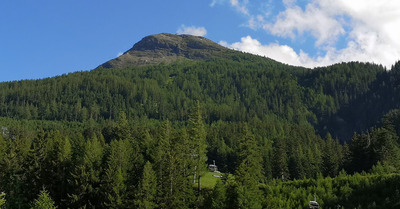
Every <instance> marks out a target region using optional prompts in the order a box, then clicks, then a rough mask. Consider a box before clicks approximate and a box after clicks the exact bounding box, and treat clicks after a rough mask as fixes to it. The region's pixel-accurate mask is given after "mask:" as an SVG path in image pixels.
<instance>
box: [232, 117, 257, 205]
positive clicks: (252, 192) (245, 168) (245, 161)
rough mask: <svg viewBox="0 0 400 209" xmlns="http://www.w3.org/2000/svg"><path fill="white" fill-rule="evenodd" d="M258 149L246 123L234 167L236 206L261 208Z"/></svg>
mask: <svg viewBox="0 0 400 209" xmlns="http://www.w3.org/2000/svg"><path fill="white" fill-rule="evenodd" d="M259 150H260V149H259V147H258V145H257V142H256V140H255V137H254V135H253V134H252V133H250V130H249V129H248V127H247V124H246V125H245V126H244V136H243V137H242V139H241V141H240V144H239V167H238V168H237V169H236V181H237V182H238V187H237V194H238V208H243V209H244V208H246V209H247V208H251V209H256V208H261V201H260V200H261V191H260V189H259V183H260V182H261V180H262V179H261V178H262V157H261V154H260V151H259Z"/></svg>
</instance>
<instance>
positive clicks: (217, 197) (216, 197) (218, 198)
mask: <svg viewBox="0 0 400 209" xmlns="http://www.w3.org/2000/svg"><path fill="white" fill-rule="evenodd" d="M211 208H212V209H224V208H226V188H225V185H224V183H223V182H222V181H221V180H218V181H217V184H216V185H215V187H214V190H213V192H212V193H211Z"/></svg>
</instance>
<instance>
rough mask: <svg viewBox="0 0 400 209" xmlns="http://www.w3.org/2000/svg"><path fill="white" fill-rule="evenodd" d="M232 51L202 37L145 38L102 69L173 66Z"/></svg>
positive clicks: (168, 36)
mask: <svg viewBox="0 0 400 209" xmlns="http://www.w3.org/2000/svg"><path fill="white" fill-rule="evenodd" d="M227 50H228V49H227V48H225V47H223V46H221V45H219V44H217V43H215V42H213V41H211V40H209V39H207V38H204V37H200V36H192V35H174V34H169V33H161V34H156V35H150V36H146V37H144V38H143V39H142V40H141V41H139V42H138V43H136V44H135V45H133V47H132V48H131V49H129V50H128V51H126V52H125V53H124V54H123V55H121V56H119V57H117V58H115V59H113V60H110V61H108V62H106V63H104V64H102V65H101V66H100V68H126V67H130V66H141V65H152V64H160V63H171V62H174V61H177V60H184V59H192V60H205V59H209V58H211V57H213V56H221V52H224V51H227Z"/></svg>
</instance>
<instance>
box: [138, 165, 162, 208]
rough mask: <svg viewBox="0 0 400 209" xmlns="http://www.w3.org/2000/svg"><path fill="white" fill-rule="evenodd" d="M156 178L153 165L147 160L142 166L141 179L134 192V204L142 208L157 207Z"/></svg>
mask: <svg viewBox="0 0 400 209" xmlns="http://www.w3.org/2000/svg"><path fill="white" fill-rule="evenodd" d="M156 186H157V178H156V173H155V172H154V170H153V166H152V165H151V163H150V162H149V161H147V163H146V164H145V166H144V169H143V175H142V179H141V181H140V184H139V188H138V191H137V193H136V198H135V199H136V200H135V203H136V206H137V207H138V208H143V209H153V208H156V207H157V204H156V197H157V187H156Z"/></svg>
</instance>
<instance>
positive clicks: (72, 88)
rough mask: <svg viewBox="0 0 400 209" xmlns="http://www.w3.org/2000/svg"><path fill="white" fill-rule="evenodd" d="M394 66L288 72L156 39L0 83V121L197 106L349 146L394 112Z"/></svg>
mask: <svg viewBox="0 0 400 209" xmlns="http://www.w3.org/2000/svg"><path fill="white" fill-rule="evenodd" d="M398 68H400V64H399V63H397V64H396V65H395V66H394V67H393V69H392V70H391V71H386V70H385V68H383V67H382V66H381V65H376V64H371V63H359V62H351V63H340V64H335V65H332V66H328V67H321V68H316V69H308V68H302V67H294V66H289V65H285V64H282V63H279V62H277V61H275V60H272V59H269V58H265V57H260V56H256V55H252V54H247V53H243V52H238V51H234V50H231V49H227V48H225V47H222V46H220V45H218V44H217V43H215V42H212V41H210V40H208V39H206V38H203V37H197V36H191V35H173V34H166V33H162V34H157V35H150V36H147V37H145V38H143V39H142V40H141V41H140V42H138V43H136V44H135V45H134V46H133V47H132V48H131V49H130V50H128V51H127V52H125V53H124V54H123V55H121V56H120V57H118V58H116V59H113V60H110V61H108V62H106V63H104V64H102V65H100V66H99V67H98V68H97V69H95V70H93V71H90V72H77V73H71V74H68V75H63V76H58V77H55V78H49V79H43V80H34V81H19V82H6V83H0V89H1V91H0V116H2V117H11V118H15V119H35V120H37V119H40V120H65V121H79V122H84V121H86V120H87V119H89V118H90V119H94V120H95V121H102V120H105V119H109V118H116V117H117V115H118V113H119V112H120V111H124V112H126V113H127V114H128V116H129V117H139V118H140V117H147V118H150V119H157V120H164V119H169V120H171V121H183V120H185V119H186V118H187V117H188V112H189V108H188V107H190V106H191V105H193V104H194V103H195V101H196V100H200V101H201V102H202V103H203V106H204V107H205V108H206V110H207V111H205V119H206V120H207V122H208V123H213V122H215V121H218V120H222V121H234V122H243V121H250V120H252V119H254V118H258V119H261V120H266V121H268V120H269V118H271V117H276V118H279V120H283V121H288V122H290V123H295V124H308V125H311V126H312V127H313V128H314V129H315V131H316V132H317V133H318V134H319V135H320V136H322V137H325V136H326V134H327V133H330V134H332V136H333V137H334V138H339V139H340V140H341V141H349V140H350V139H351V137H352V135H353V133H354V132H366V131H367V130H368V129H369V128H371V127H373V126H377V125H379V124H380V121H381V118H382V117H383V116H384V115H385V114H386V113H388V112H389V111H390V110H392V109H396V108H400V104H399V102H398V101H399V100H398V95H400V92H399V91H400V89H399V88H398V84H397V83H398V82H399V80H400V77H399V76H398V73H397V72H398V71H399V70H398ZM115 69H118V70H115Z"/></svg>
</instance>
